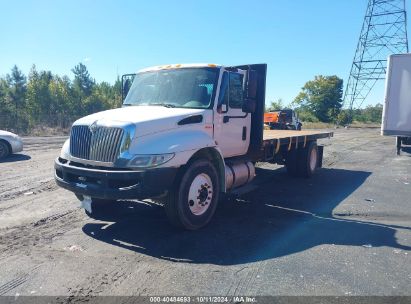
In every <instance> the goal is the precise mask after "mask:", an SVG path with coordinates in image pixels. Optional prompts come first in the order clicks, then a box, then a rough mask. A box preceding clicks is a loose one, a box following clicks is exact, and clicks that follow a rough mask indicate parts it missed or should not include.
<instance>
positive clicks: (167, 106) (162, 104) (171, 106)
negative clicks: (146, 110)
mask: <svg viewBox="0 0 411 304" xmlns="http://www.w3.org/2000/svg"><path fill="white" fill-rule="evenodd" d="M148 106H163V107H166V108H175V107H176V106H175V105H173V104H172V103H150V104H148Z"/></svg>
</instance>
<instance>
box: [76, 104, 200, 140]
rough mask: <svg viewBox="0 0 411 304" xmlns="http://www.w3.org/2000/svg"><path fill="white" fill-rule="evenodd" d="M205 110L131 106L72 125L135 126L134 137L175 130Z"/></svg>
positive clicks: (86, 117) (89, 116)
mask: <svg viewBox="0 0 411 304" xmlns="http://www.w3.org/2000/svg"><path fill="white" fill-rule="evenodd" d="M205 111H206V110H205V109H189V108H167V107H163V106H131V107H124V108H119V109H114V110H108V111H103V112H98V113H95V114H91V115H88V116H85V117H83V118H80V119H79V120H77V121H76V122H74V124H73V125H87V126H89V125H91V124H93V123H94V122H96V121H98V122H99V123H101V124H104V125H112V124H113V125H114V124H115V125H117V126H119V125H120V126H121V125H124V126H125V125H130V124H134V125H135V126H136V132H135V134H136V137H140V136H145V135H148V134H151V133H157V132H161V131H165V130H170V129H175V128H177V127H178V125H177V123H178V122H179V121H180V120H181V119H183V118H185V117H189V116H192V115H201V114H204V112H205Z"/></svg>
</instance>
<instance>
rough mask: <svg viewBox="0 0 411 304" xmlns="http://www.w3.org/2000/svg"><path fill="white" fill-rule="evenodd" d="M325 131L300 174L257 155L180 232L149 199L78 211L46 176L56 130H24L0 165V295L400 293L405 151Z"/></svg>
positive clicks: (408, 169)
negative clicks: (233, 196) (252, 180)
mask: <svg viewBox="0 0 411 304" xmlns="http://www.w3.org/2000/svg"><path fill="white" fill-rule="evenodd" d="M334 131H335V135H334V136H335V137H334V138H331V140H328V139H326V140H321V143H322V144H324V145H326V147H325V155H324V168H323V169H321V170H320V171H319V172H318V174H317V175H315V176H314V177H313V178H311V179H293V178H291V177H288V176H287V174H286V173H285V170H284V169H283V168H280V167H278V166H274V165H264V164H261V165H260V167H259V168H258V169H257V173H258V174H259V175H260V180H259V186H258V188H257V189H256V190H254V191H253V192H251V193H248V194H246V195H243V196H241V197H240V198H239V199H237V200H233V201H231V200H230V201H222V202H221V203H220V206H219V208H218V210H217V213H216V215H215V218H214V220H213V221H212V222H211V224H210V225H209V226H208V227H206V228H205V229H202V230H200V231H194V232H189V231H181V230H177V229H174V228H172V227H171V226H170V225H169V224H168V222H167V219H166V217H165V214H164V210H163V208H162V207H161V206H159V205H156V204H152V203H151V202H149V201H147V202H132V201H121V202H119V203H118V208H117V209H116V211H115V212H113V214H111V215H110V216H108V217H107V219H106V220H105V221H97V220H92V219H90V218H88V217H87V216H86V215H85V214H84V211H83V210H82V209H79V208H78V206H79V203H78V202H77V200H76V198H75V196H74V195H73V194H72V193H70V192H67V191H65V190H63V189H60V188H58V187H57V186H56V185H55V183H54V179H53V160H54V158H55V157H57V156H58V155H59V149H60V147H61V146H62V144H63V142H64V137H37V138H35V137H31V138H24V141H25V150H24V153H22V154H17V155H14V156H12V157H11V158H9V159H7V160H5V161H3V162H1V163H0V269H1V275H0V295H10V296H16V295H50V296H55V297H63V298H67V297H68V299H71V300H75V299H76V298H75V297H76V296H82V297H85V298H92V297H94V296H97V295H149V296H151V295H177V296H179V295H180V296H182V295H202V296H206V295H214V296H225V295H228V296H233V295H242V296H244V295H250V296H255V295H333V296H334V295H338V296H344V295H411V289H410V286H411V261H410V258H411V208H410V202H411V200H410V193H411V154H409V153H406V152H404V153H403V154H402V155H401V156H399V157H398V156H396V155H395V140H394V138H389V137H382V136H380V135H379V130H377V129H364V130H362V129H352V130H344V129H342V130H341V129H339V130H334ZM408 152H411V151H408ZM73 297H74V298H73ZM83 299H84V298H83Z"/></svg>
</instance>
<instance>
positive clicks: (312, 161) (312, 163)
mask: <svg viewBox="0 0 411 304" xmlns="http://www.w3.org/2000/svg"><path fill="white" fill-rule="evenodd" d="M316 167H317V150H316V149H311V152H310V170H311V172H313V171H314V170H315V168H316Z"/></svg>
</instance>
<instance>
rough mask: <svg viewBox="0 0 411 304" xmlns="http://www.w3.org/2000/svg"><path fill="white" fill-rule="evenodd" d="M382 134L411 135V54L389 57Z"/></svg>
mask: <svg viewBox="0 0 411 304" xmlns="http://www.w3.org/2000/svg"><path fill="white" fill-rule="evenodd" d="M381 134H382V135H393V136H411V54H401V55H391V56H390V57H389V58H388V68H387V77H386V84H385V100H384V109H383V115H382V125H381Z"/></svg>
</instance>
